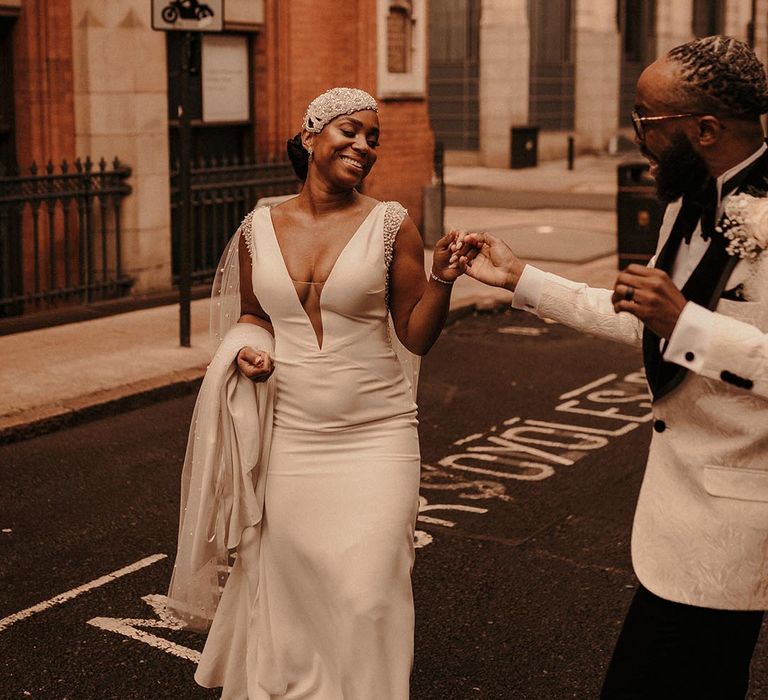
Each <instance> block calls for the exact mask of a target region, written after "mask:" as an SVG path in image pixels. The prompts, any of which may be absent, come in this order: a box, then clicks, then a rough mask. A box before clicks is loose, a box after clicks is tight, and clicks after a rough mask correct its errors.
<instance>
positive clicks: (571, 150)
mask: <svg viewBox="0 0 768 700" xmlns="http://www.w3.org/2000/svg"><path fill="white" fill-rule="evenodd" d="M575 150H576V149H575V143H574V138H573V136H572V135H569V136H568V170H573V160H574V158H575V156H576V154H575Z"/></svg>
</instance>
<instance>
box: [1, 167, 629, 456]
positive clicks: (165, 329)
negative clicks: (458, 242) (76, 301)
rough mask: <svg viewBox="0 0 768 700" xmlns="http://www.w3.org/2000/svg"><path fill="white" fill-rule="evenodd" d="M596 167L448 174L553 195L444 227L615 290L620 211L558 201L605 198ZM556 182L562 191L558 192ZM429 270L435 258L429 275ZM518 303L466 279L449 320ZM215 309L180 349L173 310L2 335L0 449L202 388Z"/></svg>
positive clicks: (465, 209)
mask: <svg viewBox="0 0 768 700" xmlns="http://www.w3.org/2000/svg"><path fill="white" fill-rule="evenodd" d="M594 160H595V162H594V163H591V164H590V168H591V170H590V169H588V168H587V163H584V164H581V163H579V161H577V168H579V170H578V176H577V175H573V177H572V178H571V179H568V178H565V177H559V178H558V177H552V176H551V175H552V173H553V172H555V170H556V168H557V164H546V165H543V166H540V168H536V169H530V170H527V171H506V170H499V171H497V170H491V169H485V168H471V169H470V168H449V169H448V177H449V180H450V182H452V183H454V184H452V185H451V187H454V186H455V187H456V188H457V191H466V190H469V189H471V188H470V186H469V185H468V184H467V183H466V180H469V181H470V182H474V183H482V184H483V187H488V188H490V187H494V188H498V191H499V192H502V193H504V192H506V193H512V194H514V193H515V192H520V191H522V190H516V189H514V188H515V187H520V186H521V183H522V184H525V185H526V186H527V187H534V186H535V187H541V188H542V189H540V190H538V192H540V193H542V196H543V194H547V195H548V201H549V207H548V208H545V209H530V208H526V209H524V210H519V209H509V208H500V206H499V204H497V205H496V207H494V208H488V207H471V206H449V207H447V209H446V217H445V223H446V227H448V228H464V229H472V230H486V231H489V232H492V233H494V234H495V235H498V236H500V237H502V238H504V239H505V240H506V241H507V242H508V243H509V244H510V245H511V246H512V247H513V249H515V250H516V252H518V254H519V255H521V257H523V258H525V259H526V260H528V261H529V262H531V263H533V264H536V265H538V266H539V267H542V268H543V269H546V270H548V271H552V272H555V273H557V274H562V275H565V276H567V277H570V278H572V279H577V280H580V281H585V282H587V283H589V284H592V285H597V286H612V284H613V281H614V279H615V276H616V271H617V261H616V255H615V253H614V250H615V240H616V238H615V212H614V211H612V210H611V211H607V210H602V211H598V210H594V211H583V209H584V208H583V207H579V208H578V209H575V208H574V209H564V208H562V207H559V206H558V203H557V202H558V197H560V198H562V197H563V196H565V197H571V196H573V194H574V193H578V190H579V189H580V188H581V189H582V190H584V191H586V190H587V189H589V188H592V191H593V192H598V193H600V192H601V191H603V190H607V188H608V187H609V186H610V185H609V183H608V179H609V178H608V176H607V173H608V171H609V170H610V169H611V168H612V169H613V172H614V173H615V162H616V161H615V160H614V159H610V161H612V164H611V163H606V160H609V159H594ZM469 170H471V171H472V172H471V173H470V172H467V171H469ZM478 171H481V172H478ZM558 179H559V181H560V189H553V182H557V181H558ZM462 183H463V184H462ZM545 187H549V188H550V189H543V188H545ZM507 188H509V189H507ZM574 188H575V189H574ZM585 188H586V189H585ZM582 194H583V192H582ZM612 196H615V195H612ZM560 201H561V204H564V203H565V202H562V200H560ZM529 203H530V202H529ZM502 206H504V205H502ZM586 208H587V209H589V208H590V207H586ZM431 263H432V259H431V251H429V250H428V251H427V254H426V259H425V267H426V270H429V269H430V267H431ZM510 298H511V294H510V293H508V292H505V291H504V290H497V289H491V288H488V287H485V286H484V285H482V284H479V283H478V282H476V281H474V280H472V279H469V278H466V277H464V278H461V279H460V280H459V281H458V282H457V283H456V285H455V287H454V291H453V296H452V301H451V317H452V318H456V317H458V316H460V315H462V314H463V313H466V312H468V311H471V310H472V309H473V308H485V309H490V308H493V307H494V306H495V305H497V304H502V303H508V302H509V300H510ZM208 304H209V302H208V300H207V299H201V300H198V301H195V302H193V303H192V347H191V348H182V347H180V346H179V340H178V338H179V332H178V325H179V321H178V306H177V305H175V304H174V305H170V306H162V307H156V308H151V309H143V310H140V311H133V312H129V313H124V314H119V315H116V316H110V317H106V318H99V319H93V320H88V321H83V322H80V323H74V324H68V325H63V326H55V327H52V328H47V329H41V330H35V331H29V332H25V333H17V334H12V335H6V336H1V337H0V357H1V358H2V363H1V365H0V387H3V391H2V392H0V443H3V442H10V441H13V440H17V439H21V438H23V437H26V436H29V435H34V434H38V433H42V432H48V431H50V430H53V429H56V428H58V427H63V426H66V425H70V424H73V423H75V422H77V421H80V420H83V419H85V418H88V417H90V416H96V415H107V414H109V413H112V412H116V411H119V410H125V409H126V408H130V407H133V406H138V405H141V404H143V403H147V402H148V401H152V400H158V399H160V398H165V397H170V396H174V395H180V394H182V393H187V392H189V391H191V390H194V388H195V387H196V386H197V384H198V382H199V380H200V378H201V377H202V376H203V374H204V372H205V368H206V365H207V364H208V361H209V358H210V354H209V350H208V347H209V346H208Z"/></svg>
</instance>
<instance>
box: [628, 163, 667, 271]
mask: <svg viewBox="0 0 768 700" xmlns="http://www.w3.org/2000/svg"><path fill="white" fill-rule="evenodd" d="M618 177H619V189H618V195H617V197H616V214H617V216H616V219H617V224H618V253H619V269H620V270H623V269H624V268H625V267H626V266H627V265H629V264H630V263H638V264H640V265H645V264H646V263H647V262H648V261H649V260H650V259H651V257H652V256H653V254H654V252H655V251H656V243H657V241H658V239H659V228H660V227H661V219H662V216H663V215H664V207H663V205H662V204H661V202H660V201H659V200H658V198H657V197H656V188H655V186H654V181H653V178H652V177H651V175H650V173H649V168H648V163H646V162H642V163H620V164H619V166H618Z"/></svg>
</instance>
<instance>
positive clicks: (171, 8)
mask: <svg viewBox="0 0 768 700" xmlns="http://www.w3.org/2000/svg"><path fill="white" fill-rule="evenodd" d="M152 29H155V30H157V31H164V32H168V31H171V32H173V31H180V32H183V33H184V34H183V45H182V54H181V75H180V76H179V103H178V105H177V106H176V115H177V119H178V120H179V200H180V201H179V223H180V226H179V344H180V345H181V346H182V347H185V348H188V347H190V345H191V335H192V333H191V325H192V324H191V308H190V306H191V298H192V241H191V240H190V239H191V235H192V229H191V226H190V223H191V219H192V190H191V185H192V174H191V160H192V158H191V155H192V154H191V150H192V149H191V139H192V134H191V132H190V123H189V76H190V75H192V74H196V73H199V72H200V55H199V52H197V51H193V42H192V33H193V32H220V31H222V30H223V29H224V0H208V2H206V3H203V2H200V1H199V0H152Z"/></svg>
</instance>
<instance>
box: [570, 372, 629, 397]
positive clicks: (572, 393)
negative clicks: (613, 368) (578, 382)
mask: <svg viewBox="0 0 768 700" xmlns="http://www.w3.org/2000/svg"><path fill="white" fill-rule="evenodd" d="M618 376H619V375H618V374H615V373H613V374H606V375H605V376H604V377H600V379H595V381H594V382H590V383H589V384H585V385H584V386H582V387H579V388H578V389H574V390H573V391H568V392H566V393H565V394H560V400H561V401H563V400H565V399H572V398H573V397H574V396H579V395H580V394H583V393H584V392H585V391H589V390H590V389H594V388H595V387H596V386H602V385H603V384H607V383H608V382H612V381H613V380H614V379H616V377H618Z"/></svg>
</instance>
